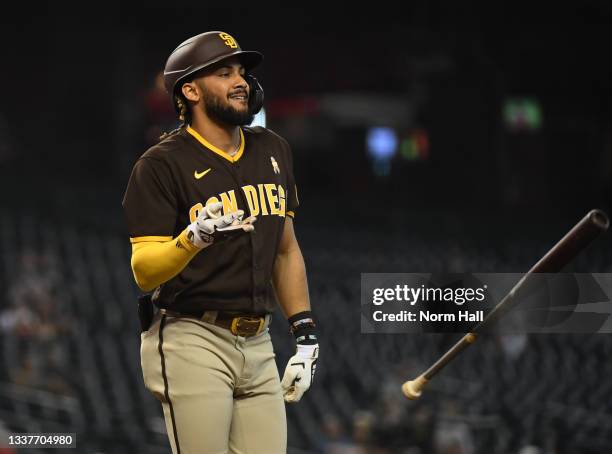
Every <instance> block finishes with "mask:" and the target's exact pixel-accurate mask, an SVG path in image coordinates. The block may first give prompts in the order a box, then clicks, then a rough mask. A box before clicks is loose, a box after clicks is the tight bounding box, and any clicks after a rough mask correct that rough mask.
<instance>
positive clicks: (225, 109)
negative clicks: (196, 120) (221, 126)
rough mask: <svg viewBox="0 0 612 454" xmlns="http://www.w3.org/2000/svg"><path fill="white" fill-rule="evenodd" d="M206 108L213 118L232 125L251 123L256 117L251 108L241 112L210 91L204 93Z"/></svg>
mask: <svg viewBox="0 0 612 454" xmlns="http://www.w3.org/2000/svg"><path fill="white" fill-rule="evenodd" d="M204 109H205V110H206V113H207V114H208V116H209V117H210V118H211V119H213V120H215V121H218V122H220V123H225V124H227V125H231V126H245V125H250V124H251V123H252V122H253V119H254V118H255V115H253V114H251V112H250V109H247V110H246V111H245V112H241V111H239V110H236V109H234V108H233V107H232V106H230V105H229V104H228V105H223V104H222V103H221V100H220V99H219V98H218V97H217V96H214V95H212V94H210V93H205V94H204Z"/></svg>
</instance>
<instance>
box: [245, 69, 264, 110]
mask: <svg viewBox="0 0 612 454" xmlns="http://www.w3.org/2000/svg"><path fill="white" fill-rule="evenodd" d="M245 79H246V81H247V83H248V84H249V112H250V113H251V114H252V115H255V114H256V113H258V112H259V111H260V110H261V108H262V107H263V103H264V91H263V88H262V87H261V84H260V83H259V81H258V80H257V78H255V76H253V75H251V74H247V76H246V78H245Z"/></svg>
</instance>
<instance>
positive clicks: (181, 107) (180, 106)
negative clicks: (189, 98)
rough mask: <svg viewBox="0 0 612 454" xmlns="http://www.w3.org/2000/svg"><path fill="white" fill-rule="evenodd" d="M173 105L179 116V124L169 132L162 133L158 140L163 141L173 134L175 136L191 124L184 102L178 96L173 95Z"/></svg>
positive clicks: (189, 114) (189, 113)
mask: <svg viewBox="0 0 612 454" xmlns="http://www.w3.org/2000/svg"><path fill="white" fill-rule="evenodd" d="M174 105H175V106H176V108H177V110H178V114H179V120H180V121H181V124H180V125H179V127H178V128H176V129H173V130H172V131H170V132H164V133H163V134H162V135H161V136H159V140H160V141H161V140H164V139H166V138H168V137H170V136H173V135H174V134H177V133H178V132H179V131H180V130H181V129H183V128H185V127H186V126H187V125H188V124H189V123H191V112H190V111H189V108H188V107H187V102H186V100H185V99H184V98H183V97H182V96H180V95H174Z"/></svg>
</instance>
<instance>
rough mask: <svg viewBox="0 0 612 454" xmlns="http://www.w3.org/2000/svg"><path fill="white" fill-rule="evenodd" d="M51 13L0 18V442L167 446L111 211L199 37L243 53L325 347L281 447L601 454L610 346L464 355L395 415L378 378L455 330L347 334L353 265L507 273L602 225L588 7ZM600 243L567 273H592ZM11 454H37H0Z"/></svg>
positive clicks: (603, 153)
mask: <svg viewBox="0 0 612 454" xmlns="http://www.w3.org/2000/svg"><path fill="white" fill-rule="evenodd" d="M67 5H68V4H66V5H63V4H52V5H51V4H49V5H47V6H40V7H39V8H38V9H35V8H31V9H29V10H26V9H25V8H26V7H25V6H24V7H23V8H24V9H22V10H21V11H17V12H15V13H10V14H8V13H7V14H4V15H2V16H1V17H0V23H1V27H0V49H1V50H2V56H3V68H4V70H3V71H2V72H1V73H0V80H1V81H2V85H3V87H4V90H3V95H2V104H1V105H0V188H1V190H0V202H1V205H0V206H1V211H0V284H1V289H2V290H1V292H0V295H1V296H0V422H1V424H0V432H2V431H4V432H76V433H77V444H78V447H77V450H76V452H81V453H108V454H111V453H113V454H114V453H117V454H123V453H130V454H132V453H142V454H156V453H167V452H169V447H168V442H167V436H166V433H165V427H164V424H163V419H162V415H161V409H160V407H159V405H158V403H157V401H155V400H154V398H153V397H152V396H151V395H149V394H148V392H147V391H146V390H145V389H144V386H143V383H142V375H141V371H140V359H139V342H140V340H139V335H138V334H139V328H138V322H137V316H136V303H135V299H136V296H137V294H138V292H137V288H136V286H135V284H134V282H133V279H132V275H131V271H130V268H129V257H130V247H129V243H128V240H127V234H126V231H125V226H124V223H123V214H122V211H121V199H122V195H123V191H124V189H125V185H126V183H127V178H128V175H129V172H130V169H131V167H132V165H133V163H134V161H135V159H137V157H138V156H139V155H140V154H142V153H143V152H144V151H145V150H146V148H147V147H148V146H150V145H151V144H153V143H155V141H156V138H157V137H158V136H159V134H160V133H161V132H163V131H165V130H169V129H171V128H173V127H174V126H175V116H174V113H173V111H172V108H171V106H170V103H169V101H168V99H167V97H166V94H165V93H164V92H163V91H162V90H161V89H160V84H159V79H158V75H159V71H160V70H161V68H162V67H163V64H164V62H165V59H166V57H167V55H168V54H169V53H170V52H171V51H172V49H174V47H175V46H176V45H177V44H178V43H180V42H181V41H182V40H184V39H185V38H187V37H189V36H192V35H194V34H197V33H200V32H202V31H207V30H215V29H219V30H224V31H227V32H229V33H231V34H233V35H234V36H235V37H236V38H237V39H238V41H239V42H240V44H241V46H242V47H243V48H244V49H256V50H260V51H262V52H263V53H264V54H265V57H266V59H265V63H264V65H263V67H262V68H261V69H260V70H258V72H257V75H258V77H259V78H260V81H261V82H262V85H263V86H264V88H265V91H266V100H267V101H266V105H265V109H266V110H265V113H266V118H265V121H266V125H267V126H268V127H270V128H271V129H274V130H275V131H277V132H278V133H280V134H281V135H284V136H285V137H286V138H287V139H288V140H289V141H290V143H291V144H292V146H293V152H294V157H295V173H296V177H297V181H298V186H299V190H300V199H301V203H302V206H301V207H300V210H299V212H298V213H297V218H296V230H297V234H298V237H299V239H300V242H301V245H302V249H303V252H304V255H305V258H306V262H307V267H308V272H309V282H310V291H311V300H312V303H313V306H314V309H315V311H316V313H317V314H318V318H319V320H320V325H321V330H322V342H321V344H322V350H321V351H322V355H321V359H320V365H319V368H318V371H317V377H316V380H315V384H314V387H313V388H312V389H311V390H310V391H309V393H308V394H307V395H306V397H305V399H304V400H303V402H302V403H300V404H299V405H296V406H291V407H288V420H289V444H290V451H289V452H290V453H293V454H298V453H301V454H310V453H324V454H341V453H347V454H365V453H368V454H370V453H373V454H390V453H398V454H514V453H519V454H596V453H597V454H603V453H610V452H612V362H611V361H610V357H611V356H612V338H610V336H608V335H547V336H546V335H529V336H527V335H514V336H492V337H491V338H490V339H483V340H482V342H479V343H478V344H476V345H475V346H474V347H473V348H472V349H470V351H468V352H466V353H465V354H464V355H463V356H462V357H461V358H460V359H459V360H458V361H455V362H454V363H453V364H452V365H451V366H450V367H449V368H448V369H447V370H445V372H444V374H442V375H441V376H439V377H437V378H436V380H435V382H433V383H432V384H431V388H430V391H429V392H427V393H426V394H425V395H424V397H423V399H422V400H421V401H419V402H416V403H415V402H408V401H406V400H405V399H404V398H403V397H402V395H401V394H400V384H401V383H402V382H403V381H404V380H405V379H407V378H410V377H412V375H414V374H415V373H417V372H420V371H421V370H422V368H423V367H424V366H427V365H429V364H430V363H431V361H432V360H434V359H435V358H437V357H438V355H439V354H440V353H441V352H443V351H444V350H446V348H448V346H450V345H451V344H452V343H453V342H454V341H455V340H456V339H457V337H458V336H457V335H423V336H411V335H361V334H360V333H359V278H360V273H362V272H445V271H451V272H522V271H525V270H527V269H528V268H529V267H530V266H531V265H532V264H533V263H534V262H535V261H536V260H537V259H538V258H539V257H540V256H541V255H542V254H543V253H544V252H545V251H546V250H547V249H548V248H549V247H550V246H551V245H552V244H553V243H554V242H555V241H556V240H557V239H559V238H560V236H561V235H562V234H563V233H564V232H565V231H566V230H567V228H568V227H570V226H571V225H573V224H574V223H575V222H576V221H577V220H578V219H579V218H580V217H581V216H582V215H584V213H585V212H586V211H587V210H588V209H590V208H593V207H600V208H604V209H606V210H608V212H609V213H610V211H612V84H611V83H610V80H611V76H612V60H611V59H610V58H609V55H608V50H609V45H608V44H609V43H610V42H611V40H612V28H611V25H612V6H610V4H609V3H608V2H604V1H584V2H580V3H578V2H574V3H572V4H571V5H567V6H559V5H556V6H555V10H554V11H549V10H544V9H542V10H537V11H536V8H535V6H534V5H529V7H526V6H522V7H519V6H518V5H515V7H514V9H513V10H494V9H493V8H490V9H480V8H476V7H471V8H468V7H464V8H463V9H458V8H457V7H453V8H450V7H449V6H447V5H443V4H441V3H436V2H434V3H432V2H425V1H417V2H411V4H410V5H404V6H403V7H402V9H401V11H400V10H394V9H393V8H388V7H386V6H383V5H381V6H380V8H379V9H374V5H369V8H370V9H366V8H365V7H364V9H362V10H360V9H359V8H357V9H354V8H352V7H351V8H350V9H347V10H344V11H343V10H338V11H336V10H334V11H332V10H330V9H322V7H319V6H314V5H312V6H309V7H304V8H302V9H297V8H295V9H291V8H287V7H285V8H280V9H266V8H263V7H259V8H258V7H254V6H251V7H246V8H239V7H238V6H237V5H236V6H232V7H227V6H225V7H220V6H219V7H208V6H207V5H205V4H202V5H201V6H195V4H194V5H193V6H176V7H174V6H173V7H170V6H168V5H167V4H165V3H162V2H151V3H148V4H147V6H146V7H144V6H143V7H136V6H130V7H127V6H117V5H114V4H112V5H102V4H96V5H94V6H93V9H92V10H88V11H85V10H83V11H79V10H75V9H74V7H73V6H67ZM16 8H19V7H16ZM28 8H30V7H28ZM83 8H84V6H83ZM328 8H330V7H328ZM262 121H263V119H262ZM611 246H612V240H610V239H609V238H604V239H602V240H601V241H599V242H598V243H597V244H596V245H594V247H592V248H590V249H589V250H588V251H586V253H585V254H583V255H582V256H581V257H580V258H579V260H578V261H577V262H576V263H575V264H573V266H572V269H573V270H576V271H582V272H612V249H611ZM284 323H285V322H284V321H283V320H282V319H281V317H280V314H276V319H275V321H274V323H273V324H272V327H271V329H272V331H273V338H274V342H275V347H276V350H277V359H278V364H279V367H281V368H282V367H284V364H285V362H286V360H287V358H288V357H289V356H290V354H291V352H292V348H293V341H292V340H291V338H290V337H289V335H288V334H287V332H286V329H285V324H284ZM13 452H37V451H35V450H30V451H14V450H10V449H6V448H3V447H0V453H3V454H4V453H13ZM41 452H42V451H41ZM67 452H68V451H67ZM69 452H74V451H69Z"/></svg>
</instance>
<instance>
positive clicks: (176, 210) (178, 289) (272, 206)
mask: <svg viewBox="0 0 612 454" xmlns="http://www.w3.org/2000/svg"><path fill="white" fill-rule="evenodd" d="M240 139H241V141H240V147H239V149H238V151H237V153H236V154H235V155H234V156H233V157H232V156H230V155H229V154H227V153H225V152H224V151H223V150H220V149H219V148H217V147H215V146H214V145H212V144H210V143H209V142H208V141H206V139H205V138H204V137H202V136H200V135H199V134H198V133H197V132H196V131H195V130H193V129H192V128H191V127H187V128H183V129H181V130H180V131H179V132H178V133H176V134H172V135H171V136H169V137H168V138H166V139H165V140H163V141H161V142H160V143H158V144H157V145H155V146H153V147H152V148H150V149H149V150H147V152H146V153H144V154H143V155H142V156H141V157H140V158H139V159H138V161H137V162H136V164H135V165H134V169H133V170H132V174H131V176H130V180H129V182H128V186H127V189H126V192H125V196H124V199H123V208H124V211H125V215H126V219H127V226H128V232H129V235H130V241H131V242H132V243H136V242H140V241H168V240H170V239H172V238H174V237H176V236H177V235H178V234H180V233H181V232H182V231H183V230H184V229H185V228H186V227H187V225H188V224H190V223H191V222H193V221H194V220H195V218H196V217H197V215H198V213H199V212H200V210H201V209H202V208H203V207H204V206H206V205H207V204H210V203H216V202H223V212H224V214H227V213H229V212H232V211H235V210H238V209H240V210H244V212H245V217H247V216H257V222H255V231H253V232H251V233H245V234H244V235H240V236H239V237H236V238H230V239H228V240H225V241H221V242H217V243H213V244H212V245H211V246H209V247H207V248H205V249H203V250H202V251H201V252H199V253H198V254H196V255H195V257H194V258H193V259H192V260H191V261H190V262H189V264H188V265H187V267H185V268H184V269H183V270H182V271H181V272H180V273H179V274H178V275H177V276H176V277H174V278H172V279H171V280H169V281H168V282H165V283H164V284H162V285H161V286H160V287H158V288H157V289H156V290H155V292H154V294H153V300H154V301H155V302H156V303H157V304H158V305H160V307H168V308H169V307H171V308H172V309H173V310H175V311H179V312H194V311H197V310H201V309H205V310H222V311H241V312H243V311H244V312H249V313H254V314H265V313H270V312H272V311H273V310H274V308H275V306H276V301H275V297H274V292H273V289H272V282H271V280H272V268H273V265H274V260H275V257H276V253H277V250H278V245H279V242H280V239H281V236H282V233H283V227H284V224H285V219H286V216H292V217H293V216H294V212H295V210H296V208H297V207H298V198H297V189H296V185H295V180H294V177H293V162H292V156H291V149H290V147H289V144H288V143H287V141H286V140H284V139H283V138H282V137H280V136H278V135H277V134H275V133H274V132H272V131H270V130H268V129H265V128H261V127H253V128H250V127H243V128H241V129H240Z"/></svg>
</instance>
